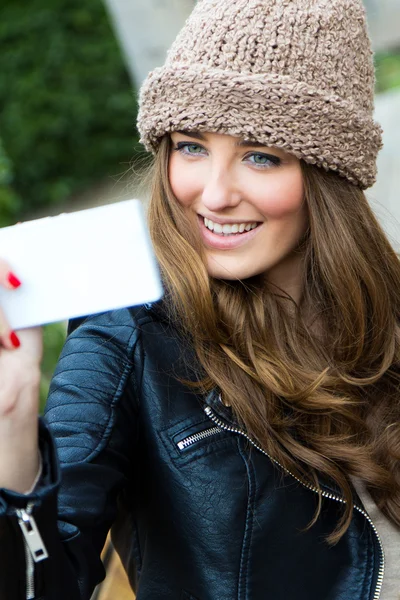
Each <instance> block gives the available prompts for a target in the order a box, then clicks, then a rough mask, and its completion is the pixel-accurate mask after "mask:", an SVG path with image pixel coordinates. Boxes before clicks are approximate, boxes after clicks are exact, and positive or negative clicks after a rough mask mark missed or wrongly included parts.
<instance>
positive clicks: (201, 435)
mask: <svg viewBox="0 0 400 600" xmlns="http://www.w3.org/2000/svg"><path fill="white" fill-rule="evenodd" d="M218 433H222V429H221V427H209V428H208V429H204V431H199V432H198V433H194V434H193V435H189V436H188V437H186V438H184V439H183V440H181V441H180V442H178V444H177V446H178V448H179V450H185V449H186V448H189V446H192V445H193V444H195V443H196V442H200V441H201V440H205V439H206V438H208V437H210V436H212V435H216V434H218Z"/></svg>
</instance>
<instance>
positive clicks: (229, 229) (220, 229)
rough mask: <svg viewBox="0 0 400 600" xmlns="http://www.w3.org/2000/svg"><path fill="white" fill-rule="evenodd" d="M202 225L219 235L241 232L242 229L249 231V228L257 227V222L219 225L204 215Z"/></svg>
mask: <svg viewBox="0 0 400 600" xmlns="http://www.w3.org/2000/svg"><path fill="white" fill-rule="evenodd" d="M204 225H205V226H206V227H207V228H208V229H209V230H210V231H213V232H214V233H217V234H220V235H221V234H223V235H231V234H234V233H243V232H244V231H250V230H251V229H255V228H256V227H257V223H233V224H232V225H220V224H219V223H214V222H213V221H211V219H207V218H206V217H204Z"/></svg>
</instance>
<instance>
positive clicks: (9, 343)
mask: <svg viewBox="0 0 400 600" xmlns="http://www.w3.org/2000/svg"><path fill="white" fill-rule="evenodd" d="M0 343H1V345H2V346H3V347H4V348H6V350H15V349H16V348H19V347H20V345H21V342H20V339H19V337H18V336H17V334H16V333H15V331H12V330H11V328H10V326H9V324H8V322H7V319H6V318H5V316H4V313H3V311H2V310H1V309H0Z"/></svg>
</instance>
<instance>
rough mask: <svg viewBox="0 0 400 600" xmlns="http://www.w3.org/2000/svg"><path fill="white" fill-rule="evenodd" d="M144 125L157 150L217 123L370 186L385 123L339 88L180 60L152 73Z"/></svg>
mask: <svg viewBox="0 0 400 600" xmlns="http://www.w3.org/2000/svg"><path fill="white" fill-rule="evenodd" d="M138 129H139V132H140V135H141V142H142V143H143V144H144V146H145V147H146V149H147V150H148V151H151V152H156V150H157V147H158V145H159V143H160V140H161V138H162V137H163V136H164V135H165V133H166V132H172V131H176V130H192V131H193V130H196V131H210V132H215V133H225V134H230V135H233V136H240V137H242V138H245V139H248V140H255V141H258V142H261V143H265V145H266V146H276V147H278V148H281V149H283V150H286V151H287V152H291V153H292V154H294V155H295V156H297V157H298V158H301V159H303V160H304V161H306V162H307V163H310V164H314V165H317V166H319V167H322V168H324V169H326V170H330V171H332V170H333V171H336V172H337V173H339V174H340V175H341V176H343V177H346V178H347V179H348V180H349V181H351V182H352V183H354V184H356V185H358V186H360V187H361V188H362V189H366V188H368V187H370V186H371V185H373V183H374V182H375V179H376V157H377V154H378V152H379V149H380V148H381V147H382V129H381V127H380V125H378V124H377V123H375V122H374V121H373V120H372V119H371V117H370V115H369V114H368V113H367V112H362V111H360V107H359V106H358V107H355V106H352V104H351V103H350V102H346V101H345V100H343V99H341V98H340V97H339V96H335V95H333V94H329V95H328V94H324V93H323V92H321V91H319V90H317V89H313V88H312V87H311V86H309V85H308V84H306V83H303V82H297V81H293V80H291V79H290V78H289V77H287V76H281V75H275V74H271V75H265V74H263V75H253V74H250V73H234V72H229V73H227V72H226V71H222V70H217V69H209V68H207V67H206V66H203V65H193V64H191V65H190V67H189V66H187V65H185V64H177V63H174V65H173V67H169V66H168V65H166V66H164V67H161V68H159V69H156V70H155V71H153V72H152V73H150V74H149V76H148V78H147V79H146V81H145V83H144V84H143V86H142V88H141V92H140V110H139V115H138Z"/></svg>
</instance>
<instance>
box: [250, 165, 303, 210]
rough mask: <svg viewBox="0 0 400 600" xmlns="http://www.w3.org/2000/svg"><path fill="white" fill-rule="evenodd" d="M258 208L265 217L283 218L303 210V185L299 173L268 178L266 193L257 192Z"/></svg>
mask: <svg viewBox="0 0 400 600" xmlns="http://www.w3.org/2000/svg"><path fill="white" fill-rule="evenodd" d="M258 198H259V200H258V202H257V204H258V208H259V210H260V212H261V213H262V214H263V215H264V216H265V217H266V218H267V219H285V218H286V217H290V216H291V215H293V214H295V213H299V212H301V211H303V210H304V187H303V181H302V177H301V173H294V174H293V175H292V176H291V177H286V178H281V177H279V178H277V179H276V180H275V181H272V180H270V181H269V186H268V194H267V195H265V194H264V195H262V194H261V193H259V194H258Z"/></svg>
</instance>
